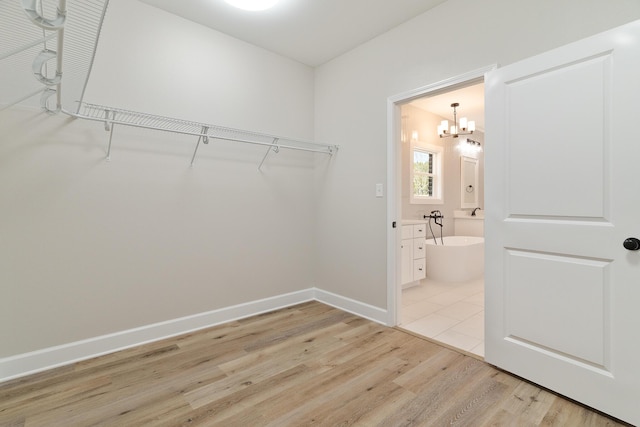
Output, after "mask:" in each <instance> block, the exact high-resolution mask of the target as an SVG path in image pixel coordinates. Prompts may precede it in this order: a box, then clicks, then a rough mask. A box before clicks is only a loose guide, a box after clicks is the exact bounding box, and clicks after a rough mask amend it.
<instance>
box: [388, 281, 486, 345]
mask: <svg viewBox="0 0 640 427" xmlns="http://www.w3.org/2000/svg"><path fill="white" fill-rule="evenodd" d="M400 327H401V328H404V329H407V330H409V331H411V332H414V333H416V334H419V335H423V336H425V337H427V338H433V339H434V340H436V341H440V342H442V343H445V344H448V345H451V346H454V347H456V348H460V349H462V350H465V351H468V352H470V353H473V354H477V355H479V356H482V357H484V280H483V279H478V280H472V281H469V282H463V283H444V282H437V281H434V280H430V279H423V280H422V281H421V282H420V285H418V286H413V287H410V288H407V289H403V290H402V307H401V308H400Z"/></svg>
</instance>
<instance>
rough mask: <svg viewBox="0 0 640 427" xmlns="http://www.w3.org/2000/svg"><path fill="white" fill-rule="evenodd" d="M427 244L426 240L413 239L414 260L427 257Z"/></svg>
mask: <svg viewBox="0 0 640 427" xmlns="http://www.w3.org/2000/svg"><path fill="white" fill-rule="evenodd" d="M425 244H426V243H425V240H424V238H420V239H413V259H418V258H424V257H425Z"/></svg>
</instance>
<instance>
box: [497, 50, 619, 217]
mask: <svg viewBox="0 0 640 427" xmlns="http://www.w3.org/2000/svg"><path fill="white" fill-rule="evenodd" d="M610 59H611V54H606V55H603V56H600V57H597V58H591V59H588V60H585V61H579V62H577V63H569V64H564V65H562V66H560V67H558V68H553V69H550V70H545V71H544V72H539V73H535V74H533V75H529V76H524V77H519V78H517V79H515V80H513V81H508V82H505V86H506V87H505V90H506V93H505V98H506V101H507V102H508V104H509V111H508V114H509V116H508V122H507V123H506V124H507V126H508V127H507V129H506V132H507V137H508V140H509V141H510V144H509V158H508V164H509V170H508V174H509V176H508V181H507V182H508V183H509V214H510V215H546V216H560V217H569V218H576V217H592V218H602V217H603V216H604V184H605V180H604V176H605V171H606V165H605V157H604V156H603V153H605V152H606V151H607V150H608V145H609V144H608V141H607V138H603V135H605V127H607V126H608V123H609V114H610V109H609V107H608V99H609V98H610V94H609V91H610V85H609V84H608V79H609V78H610V73H609V68H610V66H611V60H610ZM550 133H553V135H550ZM549 153H553V155H552V156H549V155H548V154H549ZM568 165H571V168H568ZM532 176H535V177H536V179H531V177H532ZM558 176H562V177H563V179H562V181H558V180H557V177H558Z"/></svg>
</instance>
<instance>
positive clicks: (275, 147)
mask: <svg viewBox="0 0 640 427" xmlns="http://www.w3.org/2000/svg"><path fill="white" fill-rule="evenodd" d="M279 140H280V138H273V142H272V143H271V144H272V145H271V146H269V148H267V152H266V153H264V157H263V158H262V161H261V162H260V166H258V170H261V168H262V165H263V164H264V161H265V160H267V156H268V155H269V153H270V152H271V150H273V152H274V153H279V152H280V147H278V141H279Z"/></svg>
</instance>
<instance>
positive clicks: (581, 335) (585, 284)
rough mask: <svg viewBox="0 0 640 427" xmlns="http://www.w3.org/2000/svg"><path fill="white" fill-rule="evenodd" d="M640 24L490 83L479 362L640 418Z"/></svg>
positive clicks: (491, 77)
mask: <svg viewBox="0 0 640 427" xmlns="http://www.w3.org/2000/svg"><path fill="white" fill-rule="evenodd" d="M639 52H640V21H639V22H634V23H632V24H628V25H626V26H623V27H620V28H617V29H614V30H611V31H608V32H606V33H602V34H599V35H596V36H594V37H590V38H588V39H585V40H582V41H579V42H577V43H573V44H571V45H568V46H564V47H562V48H559V49H556V50H553V51H550V52H547V53H545V54H542V55H539V56H536V57H533V58H529V59H527V60H524V61H521V62H519V63H516V64H512V65H509V66H506V67H504V68H500V69H498V70H495V71H493V72H491V73H489V74H488V75H487V78H486V79H485V88H486V100H485V108H486V113H485V115H486V135H485V139H486V144H485V175H486V176H485V185H486V193H485V205H486V215H485V230H486V239H485V245H486V248H485V253H486V267H485V287H486V313H487V314H486V332H485V335H486V349H485V355H486V356H485V359H486V360H487V361H488V362H489V363H492V364H495V365H497V366H499V367H501V368H503V369H505V370H508V371H511V372H513V373H515V374H517V375H520V376H522V377H524V378H527V379H529V380H531V381H533V382H536V383H538V384H540V385H542V386H544V387H547V388H550V389H552V390H554V391H557V392H559V393H561V394H564V395H566V396H568V397H570V398H572V399H575V400H577V401H580V402H582V403H585V404H587V405H589V406H592V407H594V408H596V409H599V410H601V411H603V412H606V413H608V414H611V415H612V416H615V417H618V418H620V419H623V420H625V421H627V422H631V423H634V424H640V411H638V408H637V405H638V402H640V363H638V362H637V360H638V359H640V333H639V332H638V331H639V330H640V314H639V313H640V309H639V307H638V305H639V304H640V251H636V252H631V251H627V250H626V249H624V248H623V246H622V242H623V240H624V239H625V238H626V237H631V236H635V237H640V214H639V213H640V173H638V172H637V171H638V170H640V169H639V168H638V167H637V165H636V163H637V162H638V161H640V143H638V142H637V139H638V137H637V136H636V135H635V134H632V133H631V132H629V130H630V129H631V128H632V127H633V126H634V124H635V123H637V122H638V120H639V119H640V107H638V105H636V102H637V100H638V99H640V79H639V78H638V77H637V76H639V75H640V53H639Z"/></svg>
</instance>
